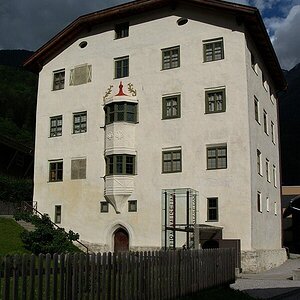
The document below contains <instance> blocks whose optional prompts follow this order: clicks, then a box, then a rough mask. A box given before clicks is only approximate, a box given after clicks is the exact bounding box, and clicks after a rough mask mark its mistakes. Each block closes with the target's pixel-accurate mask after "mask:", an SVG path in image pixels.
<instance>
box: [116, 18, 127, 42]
mask: <svg viewBox="0 0 300 300" xmlns="http://www.w3.org/2000/svg"><path fill="white" fill-rule="evenodd" d="M127 36H129V22H124V23H120V24H116V25H115V39H116V40H117V39H122V38H124V37H127Z"/></svg>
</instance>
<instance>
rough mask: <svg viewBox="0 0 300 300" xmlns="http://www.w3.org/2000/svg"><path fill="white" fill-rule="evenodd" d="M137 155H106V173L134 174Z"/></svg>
mask: <svg viewBox="0 0 300 300" xmlns="http://www.w3.org/2000/svg"><path fill="white" fill-rule="evenodd" d="M134 174H135V156H134V155H129V154H114V155H108V156H106V175H134Z"/></svg>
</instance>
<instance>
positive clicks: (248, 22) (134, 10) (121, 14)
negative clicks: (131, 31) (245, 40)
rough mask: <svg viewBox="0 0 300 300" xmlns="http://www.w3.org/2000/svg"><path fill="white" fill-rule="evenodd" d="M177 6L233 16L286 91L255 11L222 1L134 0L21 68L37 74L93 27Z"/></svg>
mask: <svg viewBox="0 0 300 300" xmlns="http://www.w3.org/2000/svg"><path fill="white" fill-rule="evenodd" d="M177 3H184V4H193V6H197V7H199V8H210V9H214V10H220V11H222V12H223V13H231V14H233V15H234V16H236V18H237V20H238V21H239V22H241V23H244V24H245V26H246V28H247V29H248V31H249V33H250V35H252V37H253V40H254V41H255V43H256V46H257V48H258V50H259V51H260V54H261V56H262V57H263V59H264V62H265V64H266V66H267V68H268V70H269V73H270V75H271V76H272V78H273V81H274V83H275V85H276V88H277V90H278V91H280V90H284V89H286V86H287V84H286V81H285V78H284V75H283V73H282V70H281V67H280V64H279V62H278V59H277V56H276V54H275V51H274V49H273V46H272V44H271V41H270V39H269V36H268V33H267V31H266V28H265V26H264V23H263V20H262V18H261V15H260V13H259V11H258V9H257V8H255V7H251V6H246V5H241V4H235V3H230V2H226V1H222V0H136V1H133V2H129V3H125V4H122V5H118V6H115V7H112V8H108V9H104V10H101V11H98V12H94V13H90V14H86V15H83V16H81V17H79V18H77V19H76V20H75V21H73V22H72V23H71V24H69V25H68V26H67V27H66V28H64V29H63V30H62V31H61V32H59V33H58V34H57V35H56V36H54V37H53V38H52V39H51V40H50V41H48V42H47V43H46V44H45V45H43V46H42V47H41V48H39V49H38V50H37V51H36V52H35V53H34V54H33V55H32V56H31V57H30V58H29V59H27V60H26V61H25V63H24V66H25V67H26V68H29V69H31V70H32V71H34V72H39V71H40V70H41V68H42V66H43V65H44V64H46V63H47V62H48V61H49V60H51V59H52V58H53V57H55V56H56V55H57V54H58V53H59V52H60V51H61V50H62V49H63V48H64V47H65V46H66V45H68V44H69V43H71V42H73V41H75V40H76V39H77V38H78V36H79V35H80V34H82V33H88V32H89V31H90V29H91V28H92V27H93V26H94V25H98V24H101V23H104V22H107V21H113V20H116V19H120V18H126V17H130V16H133V15H136V14H140V13H143V12H150V11H151V10H155V9H159V8H162V7H165V6H168V5H169V6H172V7H176V4H177Z"/></svg>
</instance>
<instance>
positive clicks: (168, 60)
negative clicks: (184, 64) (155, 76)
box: [161, 46, 180, 70]
mask: <svg viewBox="0 0 300 300" xmlns="http://www.w3.org/2000/svg"><path fill="white" fill-rule="evenodd" d="M161 53H162V69H163V70H168V69H174V68H178V67H180V46H175V47H170V48H165V49H161Z"/></svg>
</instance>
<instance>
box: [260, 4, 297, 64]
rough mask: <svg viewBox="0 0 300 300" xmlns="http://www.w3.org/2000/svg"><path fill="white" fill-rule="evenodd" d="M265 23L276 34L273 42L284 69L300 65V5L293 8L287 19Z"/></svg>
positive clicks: (277, 19)
mask: <svg viewBox="0 0 300 300" xmlns="http://www.w3.org/2000/svg"><path fill="white" fill-rule="evenodd" d="M265 22H266V24H267V26H268V27H269V28H271V29H272V30H273V32H274V34H273V35H272V36H271V40H272V42H273V46H274V49H275V51H276V53H277V56H278V58H279V61H280V64H281V66H282V68H284V69H287V70H289V69H291V68H292V67H294V66H295V65H296V64H298V63H300V51H299V48H300V34H299V28H300V5H295V6H293V7H292V8H291V10H290V11H289V13H288V15H287V17H286V18H270V19H266V20H265Z"/></svg>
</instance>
